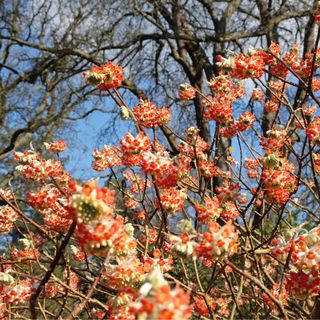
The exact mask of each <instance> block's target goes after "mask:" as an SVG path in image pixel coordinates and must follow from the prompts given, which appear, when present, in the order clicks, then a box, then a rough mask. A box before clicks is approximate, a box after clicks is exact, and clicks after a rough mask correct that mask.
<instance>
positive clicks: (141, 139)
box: [120, 132, 151, 154]
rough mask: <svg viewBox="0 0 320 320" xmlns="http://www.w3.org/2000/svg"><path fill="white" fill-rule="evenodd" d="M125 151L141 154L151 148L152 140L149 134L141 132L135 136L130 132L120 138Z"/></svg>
mask: <svg viewBox="0 0 320 320" xmlns="http://www.w3.org/2000/svg"><path fill="white" fill-rule="evenodd" d="M120 144H121V149H122V151H123V153H130V154H140V153H142V152H144V151H149V150H150V149H151V141H150V138H149V136H147V135H146V134H145V133H143V132H140V133H139V134H138V135H137V136H136V137H133V136H132V134H131V133H130V132H127V134H126V136H125V137H124V138H122V139H121V140H120Z"/></svg>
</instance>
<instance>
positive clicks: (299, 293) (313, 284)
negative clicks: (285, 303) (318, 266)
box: [286, 270, 320, 301]
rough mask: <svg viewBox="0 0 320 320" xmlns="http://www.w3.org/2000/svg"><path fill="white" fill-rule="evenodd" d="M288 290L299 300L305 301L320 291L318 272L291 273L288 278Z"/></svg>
mask: <svg viewBox="0 0 320 320" xmlns="http://www.w3.org/2000/svg"><path fill="white" fill-rule="evenodd" d="M286 289H287V291H288V293H289V294H290V295H292V296H294V297H296V298H297V299H299V300H302V301H305V300H306V299H307V298H309V297H310V296H312V295H315V294H318V292H319V291H320V278H319V275H318V272H317V271H311V272H309V273H306V272H304V271H302V270H300V271H298V272H294V271H290V272H289V274H288V275H287V276H286Z"/></svg>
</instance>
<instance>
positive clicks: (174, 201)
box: [159, 188, 187, 214]
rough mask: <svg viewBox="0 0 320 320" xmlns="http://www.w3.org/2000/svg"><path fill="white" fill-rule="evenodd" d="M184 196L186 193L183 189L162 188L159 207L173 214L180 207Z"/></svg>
mask: <svg viewBox="0 0 320 320" xmlns="http://www.w3.org/2000/svg"><path fill="white" fill-rule="evenodd" d="M186 198H187V194H186V193H185V191H184V190H178V189H175V188H168V189H163V191H162V192H161V194H160V201H161V208H162V209H163V210H164V211H165V212H166V213H167V214H175V213H177V212H178V211H180V210H181V209H182V207H183V203H184V200H185V199H186ZM159 206H160V204H159Z"/></svg>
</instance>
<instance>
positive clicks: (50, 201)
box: [27, 184, 72, 232]
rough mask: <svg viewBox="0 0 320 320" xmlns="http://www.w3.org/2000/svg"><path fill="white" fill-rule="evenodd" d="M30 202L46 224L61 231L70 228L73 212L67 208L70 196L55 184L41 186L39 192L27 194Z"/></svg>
mask: <svg viewBox="0 0 320 320" xmlns="http://www.w3.org/2000/svg"><path fill="white" fill-rule="evenodd" d="M27 199H28V203H29V205H30V206H31V207H33V208H34V209H36V211H37V212H38V213H39V214H41V215H42V216H43V217H44V223H45V225H46V226H47V227H48V228H49V229H52V230H55V231H58V232H61V231H65V230H67V229H68V227H69V225H70V223H71V219H72V214H71V213H70V211H68V210H67V209H66V207H67V206H68V205H69V204H70V198H69V197H66V196H65V195H63V194H62V193H61V191H60V190H59V189H58V188H57V187H56V186H54V185H49V184H47V185H44V186H41V187H40V189H39V190H38V191H37V192H32V193H28V194H27Z"/></svg>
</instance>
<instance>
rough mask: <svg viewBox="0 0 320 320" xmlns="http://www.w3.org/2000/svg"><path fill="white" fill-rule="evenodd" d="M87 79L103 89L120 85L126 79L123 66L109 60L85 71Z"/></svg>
mask: <svg viewBox="0 0 320 320" xmlns="http://www.w3.org/2000/svg"><path fill="white" fill-rule="evenodd" d="M84 76H85V78H86V81H87V82H88V83H90V84H91V85H93V86H98V88H99V89H100V90H102V91H105V90H109V89H113V88H118V87H120V85H121V83H122V81H123V80H124V76H123V70H122V67H120V66H118V65H116V64H114V63H112V62H107V63H106V64H103V65H101V66H100V67H97V66H94V67H92V68H91V70H90V71H89V72H85V73H84Z"/></svg>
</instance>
